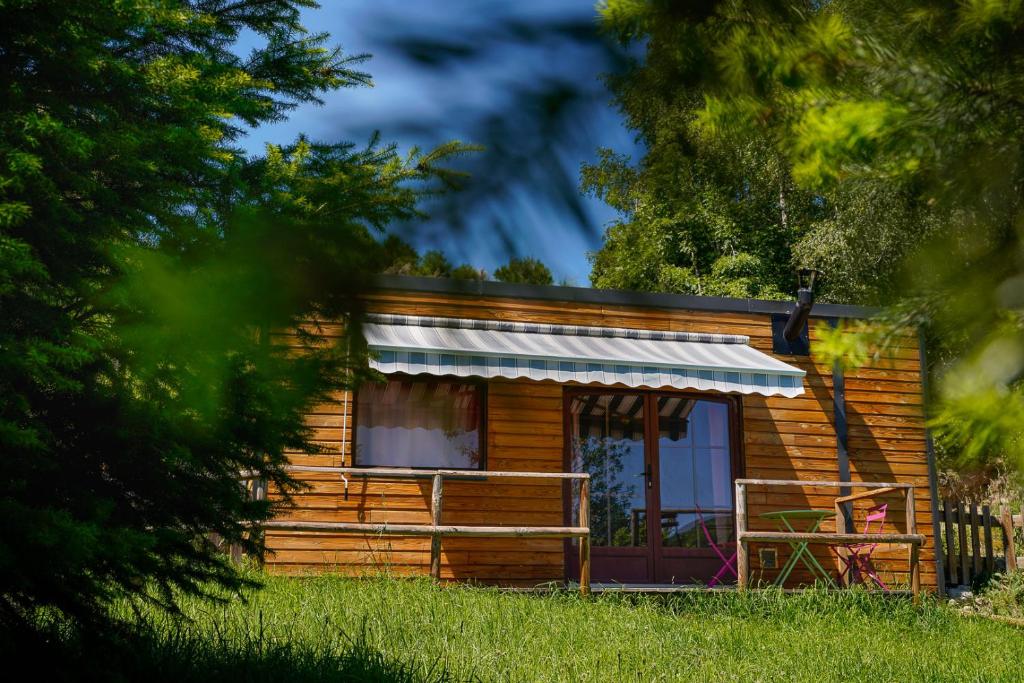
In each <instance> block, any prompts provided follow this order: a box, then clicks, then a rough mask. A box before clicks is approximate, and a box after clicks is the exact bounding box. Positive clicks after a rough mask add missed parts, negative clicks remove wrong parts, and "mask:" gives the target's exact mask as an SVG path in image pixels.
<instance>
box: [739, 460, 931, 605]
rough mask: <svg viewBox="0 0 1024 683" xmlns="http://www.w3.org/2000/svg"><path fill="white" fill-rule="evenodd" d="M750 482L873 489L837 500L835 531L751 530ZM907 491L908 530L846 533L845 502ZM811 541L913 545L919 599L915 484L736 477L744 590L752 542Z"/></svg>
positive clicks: (919, 540)
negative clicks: (748, 490)
mask: <svg viewBox="0 0 1024 683" xmlns="http://www.w3.org/2000/svg"><path fill="white" fill-rule="evenodd" d="M748 486H784V487H794V486H795V487H800V488H835V489H851V488H863V489H869V491H867V492H865V493H863V494H855V495H851V496H840V497H836V498H835V500H834V505H835V513H836V517H835V523H836V526H835V532H834V533H824V532H814V533H801V532H788V531H750V530H749V529H748V524H747V521H748V520H747V487H748ZM900 492H903V493H904V495H905V496H906V525H907V533H905V534H898V533H877V534H857V533H853V534H850V533H843V532H840V529H843V528H845V515H844V513H843V506H844V505H845V504H846V503H849V502H851V501H853V500H858V499H862V498H868V497H872V496H882V495H891V494H893V493H900ZM791 541H795V542H807V543H821V544H824V545H831V546H843V545H847V544H853V543H879V544H907V545H908V546H909V547H910V551H909V558H908V559H909V564H910V589H911V591H912V592H913V594H914V597H915V599H916V598H917V596H918V595H919V593H920V591H921V567H920V551H921V545H922V544H923V543H924V536H923V535H921V534H919V533H917V519H916V515H915V512H914V486H913V485H912V484H899V483H886V482H864V481H801V480H796V479H737V480H736V573H737V574H738V578H737V586H738V587H739V589H740V590H744V589H746V587H747V583H748V581H749V575H750V543H751V542H766V543H779V542H785V543H788V542H791Z"/></svg>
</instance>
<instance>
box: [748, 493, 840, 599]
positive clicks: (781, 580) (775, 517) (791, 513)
mask: <svg viewBox="0 0 1024 683" xmlns="http://www.w3.org/2000/svg"><path fill="white" fill-rule="evenodd" d="M758 516H759V517H761V518H762V519H770V520H772V521H773V522H775V524H776V526H778V528H779V531H791V532H793V533H808V534H813V533H815V532H816V531H817V530H818V528H819V527H820V526H821V523H822V522H824V521H825V520H826V519H829V518H830V517H835V516H836V513H835V511H834V510H778V511H776V512H765V513H763V514H761V515H758ZM794 522H796V523H797V524H798V526H805V527H806V528H804V529H794V528H793V523H794ZM800 522H805V523H806V524H799V523H800ZM787 543H789V547H790V548H792V549H793V554H792V555H791V556H790V558H789V560H788V561H787V562H786V564H785V565H783V567H782V570H781V571H780V572H779V576H778V578H776V579H775V585H776V586H780V587H781V586H782V585H783V584H785V583H786V579H788V578H789V575H790V574H792V573H793V569H795V568H796V564H797V562H800V561H802V562H803V563H804V566H805V567H807V569H808V570H810V572H811V576H813V577H815V578H820V579H822V580H824V581H825V583H826V584H827V585H829V586H835V582H834V581H833V580H832V577H831V576H830V575H829V573H828V572H827V571H825V569H824V568H823V567H822V566H821V564H820V563H819V562H818V559H817V558H816V557H814V553H812V552H811V550H810V548H809V547H808V546H809V545H810V542H809V541H787Z"/></svg>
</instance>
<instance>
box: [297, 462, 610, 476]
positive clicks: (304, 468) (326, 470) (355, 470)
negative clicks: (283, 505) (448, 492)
mask: <svg viewBox="0 0 1024 683" xmlns="http://www.w3.org/2000/svg"><path fill="white" fill-rule="evenodd" d="M285 470H287V471H288V472H310V473H323V474H350V475H353V476H356V477H378V478H380V479H388V478H392V479H433V477H434V475H435V474H440V475H441V476H443V477H451V478H454V479H490V478H492V477H497V478H502V477H506V478H512V479H588V478H589V477H590V475H589V474H587V473H586V472H499V471H491V470H440V469H438V470H432V469H422V470H421V469H415V468H411V467H319V466H315V465H288V466H287V467H285Z"/></svg>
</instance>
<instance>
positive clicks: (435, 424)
mask: <svg viewBox="0 0 1024 683" xmlns="http://www.w3.org/2000/svg"><path fill="white" fill-rule="evenodd" d="M482 394H483V389H482V388H481V387H480V385H478V384H475V383H470V382H459V381H445V380H443V379H441V378H437V379H434V380H420V379H413V378H411V377H401V378H399V377H393V378H391V379H389V380H388V381H387V382H385V383H382V384H366V385H363V386H362V387H360V389H359V391H358V392H356V414H355V417H356V434H355V437H356V441H355V464H356V465H359V466H363V467H375V466H383V467H426V468H433V467H437V468H442V469H480V468H481V467H482V466H483V448H482V438H481V437H482V435H483V433H484V430H483V395H482Z"/></svg>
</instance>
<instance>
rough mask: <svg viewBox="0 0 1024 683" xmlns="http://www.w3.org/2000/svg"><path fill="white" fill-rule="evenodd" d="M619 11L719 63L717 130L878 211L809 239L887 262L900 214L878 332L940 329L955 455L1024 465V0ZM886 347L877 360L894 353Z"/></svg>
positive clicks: (942, 413) (717, 135)
mask: <svg viewBox="0 0 1024 683" xmlns="http://www.w3.org/2000/svg"><path fill="white" fill-rule="evenodd" d="M603 11H604V17H605V20H606V22H608V23H609V25H610V26H612V27H613V28H614V29H615V30H616V31H618V32H619V33H620V34H621V35H624V36H627V37H633V36H646V35H650V34H652V32H655V31H659V30H661V28H660V26H661V24H662V23H664V22H667V21H671V22H672V23H673V24H675V25H676V26H678V27H679V28H678V36H679V39H677V40H676V42H675V47H676V49H678V50H679V51H681V52H685V53H691V52H692V53H694V54H698V55H703V57H704V63H703V65H702V68H700V69H699V70H697V73H696V76H695V81H696V87H699V88H700V92H701V94H702V95H703V101H702V102H701V103H700V105H699V106H697V107H696V117H695V121H694V126H695V127H696V129H697V131H698V132H699V134H700V135H702V136H706V137H707V138H710V139H713V140H723V141H727V140H731V139H737V138H740V139H747V140H757V141H761V140H766V141H769V142H770V145H771V149H772V153H773V154H775V155H778V158H780V159H784V160H785V161H786V163H787V165H788V168H789V172H790V175H791V177H792V179H793V182H794V184H795V185H796V186H797V187H798V188H800V189H801V190H802V191H805V192H813V193H815V194H817V195H819V196H821V197H823V198H825V200H826V201H829V202H832V203H833V204H836V203H837V202H838V203H841V202H839V200H838V199H837V198H841V197H846V198H853V199H852V200H849V199H848V201H853V207H854V211H855V212H866V214H867V215H868V216H869V217H871V216H873V217H874V218H873V219H871V220H867V221H866V222H864V221H857V220H856V219H855V217H854V220H846V219H845V218H844V216H842V215H841V214H839V215H836V216H834V217H833V225H832V226H831V227H830V228H829V227H827V226H826V231H825V232H824V233H823V234H822V235H820V236H818V237H813V238H809V239H811V241H812V244H815V245H818V247H817V248H818V249H820V250H822V251H823V252H832V251H833V250H835V249H839V251H838V255H837V256H836V257H833V262H834V261H835V258H842V259H847V260H862V259H865V258H867V259H868V261H869V262H871V261H872V259H873V258H874V256H873V253H874V252H873V251H872V250H870V249H869V250H867V251H866V252H861V251H860V249H859V248H858V244H859V239H860V238H859V237H857V236H856V234H859V233H863V234H865V235H868V236H870V235H872V232H871V231H870V229H869V228H870V225H869V224H870V223H871V222H872V220H874V219H883V223H885V224H886V226H887V227H886V228H885V231H886V233H885V234H886V237H885V238H884V239H875V238H872V240H871V242H875V241H879V242H886V243H891V244H893V245H902V250H899V249H897V250H895V251H893V252H891V254H890V256H887V257H886V258H892V257H895V256H897V255H898V254H899V253H900V251H903V252H905V253H906V254H907V256H906V257H905V258H903V259H901V260H900V264H901V270H900V271H898V277H897V278H896V279H895V280H893V284H891V285H889V286H888V292H887V296H886V297H883V302H885V303H889V304H890V306H889V307H888V309H887V311H888V312H887V314H886V315H885V316H884V317H883V318H882V319H880V320H879V321H878V324H879V325H885V326H886V327H888V329H889V330H890V331H891V334H890V335H889V338H890V340H891V339H895V338H897V336H898V335H899V334H901V333H903V331H904V330H906V329H907V328H908V327H910V328H913V327H916V326H917V325H920V324H923V325H926V328H927V331H928V334H929V339H930V340H931V342H932V344H931V351H932V356H931V358H932V362H933V373H932V374H933V377H935V378H936V379H937V381H936V382H934V385H935V392H936V396H935V398H936V399H937V400H936V401H935V402H934V404H933V405H934V414H933V415H932V419H931V424H932V426H933V427H934V428H935V433H936V435H937V437H938V438H939V439H940V442H941V443H942V445H943V447H944V449H945V452H946V453H947V454H948V455H949V456H950V457H951V458H954V459H958V460H959V461H960V462H963V463H971V462H977V461H979V460H985V461H987V460H993V459H998V458H1005V459H1007V460H1009V461H1011V462H1016V463H1018V464H1024V439H1022V436H1024V434H1022V429H1024V387H1022V385H1021V376H1022V372H1024V331H1022V324H1021V323H1022V321H1021V309H1022V307H1024V243H1022V239H1021V230H1022V228H1024V214H1022V187H1024V184H1022V183H1024V163H1022V162H1024V156H1022V135H1021V131H1024V4H1022V3H1019V2H991V1H989V0H965V1H964V2H958V3H935V2H931V1H930V0H911V1H907V2H898V3H891V2H878V1H877V0H842V1H833V2H828V3H819V2H810V1H806V2H772V1H763V2H762V1H758V2H740V1H739V0H729V1H722V2H699V3H687V4H686V6H685V7H682V6H680V5H678V4H677V3H668V2H663V1H661V0H650V1H647V2H644V1H637V0H609V2H608V3H607V6H606V7H605V9H604V10H603ZM683 38H685V41H684V40H683ZM858 197H863V198H865V200H864V201H857V198H858ZM893 202H895V203H894V204H892V203H893ZM858 206H859V207H860V208H859V209H858V208H857V207H858ZM889 212H894V213H895V214H896V215H897V216H899V215H903V216H905V220H897V221H896V222H895V223H892V224H889V223H888V221H886V220H884V219H885V218H886V216H885V215H884V214H887V213H889ZM809 234H811V235H813V230H812V231H811V233H809ZM805 243H806V242H805ZM844 244H845V245H848V246H850V247H853V248H852V249H850V250H848V251H843V250H842V245H844ZM865 246H869V247H870V246H871V245H870V244H868V245H865ZM796 251H797V252H799V251H800V250H799V248H798V249H796ZM811 265H817V264H814V263H812V264H811ZM827 275H829V276H830V279H831V280H832V281H833V282H832V286H833V287H834V286H835V284H836V283H835V281H834V278H835V275H834V274H833V273H831V272H830V273H827ZM886 299H888V301H886ZM842 333H843V332H842V329H840V330H839V331H837V332H836V333H835V334H837V335H838V334H842ZM872 336H873V337H874V338H872V339H867V340H865V342H864V344H865V347H866V348H871V347H872V346H876V347H877V345H878V344H879V343H882V344H884V343H885V339H884V338H881V337H878V334H877V333H872ZM882 337H884V335H882ZM844 344H846V343H845V342H844ZM840 346H841V345H840ZM838 351H841V352H843V353H846V354H848V352H849V351H850V349H843V348H840V349H838ZM853 355H854V356H855V357H856V355H857V353H856V352H855V353H854V354H853ZM862 355H863V354H862Z"/></svg>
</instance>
